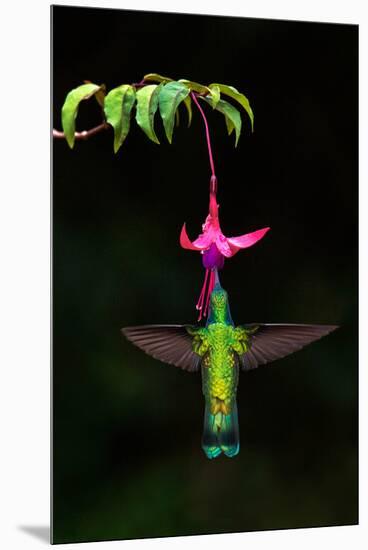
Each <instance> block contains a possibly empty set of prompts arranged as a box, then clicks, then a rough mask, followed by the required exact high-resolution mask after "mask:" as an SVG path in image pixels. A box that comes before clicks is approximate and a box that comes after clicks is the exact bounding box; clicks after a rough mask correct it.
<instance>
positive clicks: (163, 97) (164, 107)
mask: <svg viewBox="0 0 368 550" xmlns="http://www.w3.org/2000/svg"><path fill="white" fill-rule="evenodd" d="M188 95H189V88H188V87H187V86H185V85H184V84H182V83H181V82H169V83H168V84H166V85H165V86H164V87H163V88H162V90H161V92H160V95H159V100H158V102H159V107H160V114H161V118H162V121H163V124H164V128H165V133H166V137H167V139H168V141H169V143H171V141H172V133H173V129H174V122H175V112H176V110H177V108H178V107H179V105H180V103H181V102H182V101H183V100H184V99H185V98H186V97H187V96H188Z"/></svg>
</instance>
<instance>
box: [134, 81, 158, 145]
mask: <svg viewBox="0 0 368 550" xmlns="http://www.w3.org/2000/svg"><path fill="white" fill-rule="evenodd" d="M162 86H163V83H161V84H159V85H158V86H157V84H150V85H149V86H145V87H144V88H141V89H140V90H138V92H137V112H136V115H135V118H136V121H137V124H138V125H139V126H140V127H141V128H142V130H143V132H144V133H145V134H146V135H147V136H148V137H149V138H150V139H151V140H152V141H153V142H154V143H160V142H159V140H158V139H157V136H156V134H155V130H154V127H153V125H154V117H155V114H156V111H157V107H158V98H159V94H160V92H161V89H162Z"/></svg>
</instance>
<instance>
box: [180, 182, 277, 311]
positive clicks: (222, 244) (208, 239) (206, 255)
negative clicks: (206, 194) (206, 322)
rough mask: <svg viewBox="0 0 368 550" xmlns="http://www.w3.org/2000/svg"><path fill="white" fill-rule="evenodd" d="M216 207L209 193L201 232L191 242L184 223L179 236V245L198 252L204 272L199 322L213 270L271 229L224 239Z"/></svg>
mask: <svg viewBox="0 0 368 550" xmlns="http://www.w3.org/2000/svg"><path fill="white" fill-rule="evenodd" d="M218 208H219V205H218V204H217V200H216V193H215V192H214V191H213V190H211V192H210V204H209V214H208V216H207V218H206V221H205V223H204V224H203V225H202V231H203V232H202V233H201V234H200V235H199V237H198V238H197V239H196V240H195V241H193V242H192V241H191V240H190V239H189V237H188V234H187V232H186V228H185V224H184V225H183V227H182V230H181V233H180V245H181V246H182V247H183V248H185V249H187V250H195V251H198V252H200V253H201V254H202V263H203V266H204V268H205V269H206V275H205V280H204V284H203V287H202V291H201V294H200V297H199V300H198V303H197V306H196V307H197V309H198V310H199V312H200V313H199V319H198V320H199V321H200V320H201V318H202V314H203V315H204V316H206V314H207V309H208V302H209V297H210V294H211V292H212V290H213V287H214V282H215V269H221V268H222V267H223V266H224V262H225V258H231V257H232V256H234V255H235V254H236V253H237V252H239V250H241V249H243V248H249V247H250V246H253V245H254V244H256V243H257V242H258V241H259V240H261V239H262V238H263V237H264V235H265V234H266V233H267V231H269V229H270V228H269V227H265V228H263V229H258V230H257V231H253V232H252V233H247V234H245V235H241V236H239V237H225V235H224V234H223V233H222V231H221V227H220V221H219V215H218ZM208 276H209V279H208ZM204 304H205V307H204V308H203V305H204Z"/></svg>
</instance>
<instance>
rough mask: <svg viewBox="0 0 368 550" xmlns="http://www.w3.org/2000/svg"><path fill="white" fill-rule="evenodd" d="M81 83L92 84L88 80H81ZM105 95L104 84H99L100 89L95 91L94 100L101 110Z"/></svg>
mask: <svg viewBox="0 0 368 550" xmlns="http://www.w3.org/2000/svg"><path fill="white" fill-rule="evenodd" d="M83 82H84V83H85V84H92V82H91V81H90V80H83ZM105 95H106V86H105V84H101V86H100V89H99V90H97V92H96V93H95V98H96V101H97V103H98V104H99V105H100V107H102V108H103V106H104V101H105Z"/></svg>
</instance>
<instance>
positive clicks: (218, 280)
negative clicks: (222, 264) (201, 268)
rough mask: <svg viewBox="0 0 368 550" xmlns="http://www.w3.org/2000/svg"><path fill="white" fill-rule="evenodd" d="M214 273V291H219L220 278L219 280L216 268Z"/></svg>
mask: <svg viewBox="0 0 368 550" xmlns="http://www.w3.org/2000/svg"><path fill="white" fill-rule="evenodd" d="M214 272H215V281H214V282H215V286H214V290H219V289H221V288H222V287H221V283H220V278H219V274H218V271H217V268H215V269H214Z"/></svg>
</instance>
